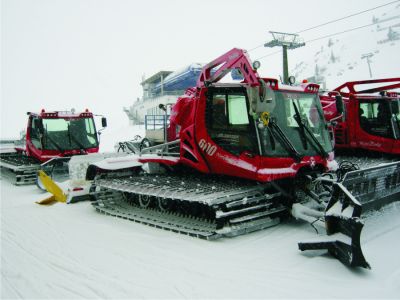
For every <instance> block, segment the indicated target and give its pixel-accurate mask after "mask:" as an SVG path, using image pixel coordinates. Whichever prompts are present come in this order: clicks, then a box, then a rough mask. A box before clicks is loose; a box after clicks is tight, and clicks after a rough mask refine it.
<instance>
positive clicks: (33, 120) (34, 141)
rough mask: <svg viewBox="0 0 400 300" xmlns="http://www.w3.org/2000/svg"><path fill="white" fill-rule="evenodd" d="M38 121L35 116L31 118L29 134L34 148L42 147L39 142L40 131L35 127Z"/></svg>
mask: <svg viewBox="0 0 400 300" xmlns="http://www.w3.org/2000/svg"><path fill="white" fill-rule="evenodd" d="M38 122H39V119H38V118H36V117H32V118H31V130H30V136H31V140H32V144H33V145H34V146H35V148H37V149H42V143H41V142H40V131H39V128H38V127H37V124H38Z"/></svg>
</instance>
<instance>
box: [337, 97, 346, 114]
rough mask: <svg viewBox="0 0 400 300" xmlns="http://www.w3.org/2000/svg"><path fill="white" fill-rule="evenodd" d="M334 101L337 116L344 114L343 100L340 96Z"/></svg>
mask: <svg viewBox="0 0 400 300" xmlns="http://www.w3.org/2000/svg"><path fill="white" fill-rule="evenodd" d="M335 99H336V110H337V111H338V113H339V114H342V113H343V112H344V104H343V98H342V96H340V95H336V96H335Z"/></svg>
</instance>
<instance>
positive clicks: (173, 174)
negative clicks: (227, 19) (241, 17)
mask: <svg viewBox="0 0 400 300" xmlns="http://www.w3.org/2000/svg"><path fill="white" fill-rule="evenodd" d="M258 66H259V64H258V63H257V62H255V63H254V64H252V63H251V61H250V58H249V57H248V55H247V52H246V51H244V50H241V49H232V50H231V51H229V52H227V53H226V54H224V55H222V56H220V57H219V58H217V59H215V60H213V61H212V62H211V63H209V64H207V65H206V66H205V67H204V68H203V70H202V72H201V74H200V77H199V79H198V81H197V86H196V87H194V88H190V89H188V90H187V91H186V93H185V95H183V96H182V97H180V98H179V99H178V101H177V103H176V104H175V105H174V106H173V107H172V110H171V113H170V120H169V126H168V130H166V127H165V128H161V129H160V130H161V131H164V132H165V133H164V136H165V139H164V141H163V142H159V143H158V144H155V145H153V146H150V147H148V148H144V149H142V150H141V151H140V152H139V156H136V155H132V156H131V157H130V158H129V156H128V157H124V158H123V159H122V160H121V159H109V160H106V161H102V162H99V163H95V164H92V165H91V166H89V168H88V171H87V179H90V180H94V181H93V186H92V195H93V197H94V200H93V202H92V204H93V206H94V207H95V208H96V210H97V211H99V212H102V213H104V214H107V215H113V216H117V217H121V218H124V219H129V220H132V221H135V222H140V223H144V224H148V225H150V226H154V227H157V228H163V229H166V230H170V231H174V232H179V233H184V234H188V235H192V236H196V237H200V238H205V239H216V238H220V237H223V236H236V235H240V234H245V233H248V232H252V231H255V230H259V229H263V228H266V227H269V226H273V225H276V224H278V223H279V222H280V220H281V219H282V218H285V217H287V216H290V215H292V216H295V217H296V218H299V219H303V220H306V221H308V222H310V223H312V224H313V226H314V225H321V227H323V228H326V232H327V233H328V236H327V238H326V239H325V240H324V241H319V242H314V243H300V244H299V248H300V249H301V250H307V249H327V250H328V251H329V252H330V253H331V254H332V255H334V256H335V257H337V258H338V259H340V260H341V261H342V262H343V263H345V264H347V265H350V266H361V267H369V265H368V263H367V262H366V260H365V259H364V256H363V254H362V251H361V247H360V232H361V229H362V226H363V223H362V221H361V220H360V218H359V217H360V214H361V206H362V204H363V202H362V201H363V199H364V198H363V194H362V193H361V192H362V191H363V187H364V181H368V180H369V179H370V178H374V177H373V176H370V177H368V176H367V177H363V175H362V174H361V175H360V173H357V174H355V173H354V172H353V173H352V172H349V173H347V174H346V175H348V177H349V178H353V177H356V178H358V177H361V180H359V181H357V182H356V184H360V183H361V185H362V188H359V189H357V190H356V189H355V188H354V181H351V180H350V181H349V184H348V185H346V184H345V183H344V182H342V181H340V182H337V181H336V177H335V175H334V173H329V172H330V171H332V170H333V169H335V168H336V167H337V164H336V162H335V160H334V154H333V147H332V144H331V139H330V136H329V131H328V126H327V123H326V121H325V120H324V114H323V111H322V107H321V103H320V99H319V96H318V90H319V86H318V85H317V84H313V83H306V84H301V85H299V86H288V85H281V84H280V83H279V82H278V81H277V80H276V79H271V78H262V77H260V76H259V74H258V73H257V67H258ZM235 69H236V71H235V72H237V71H239V72H240V74H241V75H242V76H243V81H241V82H237V83H220V80H221V79H222V78H223V77H224V76H225V75H227V74H228V73H229V72H231V71H232V70H235ZM164 124H167V122H165V123H164ZM150 142H151V141H150ZM135 161H136V162H137V164H136V167H133V166H134V165H135ZM117 164H118V165H119V168H116V167H115V166H116V165H117ZM124 164H125V165H124ZM391 170H392V171H391V172H386V173H385V174H386V175H385V176H386V177H385V176H380V177H381V178H379V179H378V180H375V181H374V182H372V181H371V182H369V181H368V184H369V185H368V187H369V189H370V190H369V191H370V192H371V191H372V190H373V191H374V192H377V193H379V192H380V189H381V186H382V184H381V182H380V180H381V179H382V180H386V179H387V176H392V175H393V174H394V176H398V177H399V178H400V175H399V173H400V167H399V166H398V165H393V166H392V169H391ZM326 172H328V175H327V176H325V175H323V174H325V173H326ZM360 172H361V173H362V171H360ZM378 173H379V172H378ZM367 175H368V174H367ZM352 176H353V177H352ZM396 178H397V177H396ZM363 180H364V181H363ZM399 185H400V179H398V180H397V181H393V182H390V185H389V186H388V188H387V192H388V193H389V192H391V193H390V196H392V195H397V196H398V195H399ZM392 186H393V187H394V188H397V190H396V189H394V190H391V187H392ZM352 191H356V193H357V198H356V196H354V195H353V194H352ZM396 193H397V194H396ZM368 196H371V194H368ZM375 198H376V197H375ZM360 202H361V203H360Z"/></svg>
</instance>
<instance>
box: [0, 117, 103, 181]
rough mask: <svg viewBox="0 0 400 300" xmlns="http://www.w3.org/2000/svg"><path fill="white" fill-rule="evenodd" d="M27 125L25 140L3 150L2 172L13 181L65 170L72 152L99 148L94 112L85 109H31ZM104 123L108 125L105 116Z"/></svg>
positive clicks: (1, 158)
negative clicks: (77, 111) (39, 173)
mask: <svg viewBox="0 0 400 300" xmlns="http://www.w3.org/2000/svg"><path fill="white" fill-rule="evenodd" d="M27 114H28V116H29V117H28V125H27V129H26V134H25V137H24V139H23V140H21V141H19V142H20V143H19V145H18V143H15V144H16V145H15V147H14V149H13V151H12V152H8V153H1V154H0V167H1V169H2V173H4V174H6V175H9V176H10V177H12V179H13V181H14V184H16V185H23V184H32V183H35V181H36V180H37V171H38V170H39V169H44V170H46V173H47V174H50V175H52V174H53V173H59V174H66V173H67V170H68V167H67V162H68V160H69V159H70V157H71V156H73V155H81V154H88V153H95V152H98V151H99V140H98V132H97V131H96V126H95V122H94V118H93V114H92V113H91V112H89V110H86V111H84V112H81V113H76V112H75V111H73V110H72V111H49V112H48V111H45V110H44V109H42V111H41V112H40V113H32V112H28V113H27ZM102 126H103V127H105V126H107V122H106V119H105V118H104V117H103V119H102Z"/></svg>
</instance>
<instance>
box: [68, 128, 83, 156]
mask: <svg viewBox="0 0 400 300" xmlns="http://www.w3.org/2000/svg"><path fill="white" fill-rule="evenodd" d="M68 135H69V137H70V139H71V138H72V139H73V140H74V142H75V143H76V144H77V145H78V146H79V150H81V152H85V153H87V152H86V150H85V146H84V145H83V144H82V143H81V142H80V141H79V140H78V139H77V138H76V136H74V135H73V134H72V133H71V130H70V125H69V124H68ZM70 144H71V141H70Z"/></svg>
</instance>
